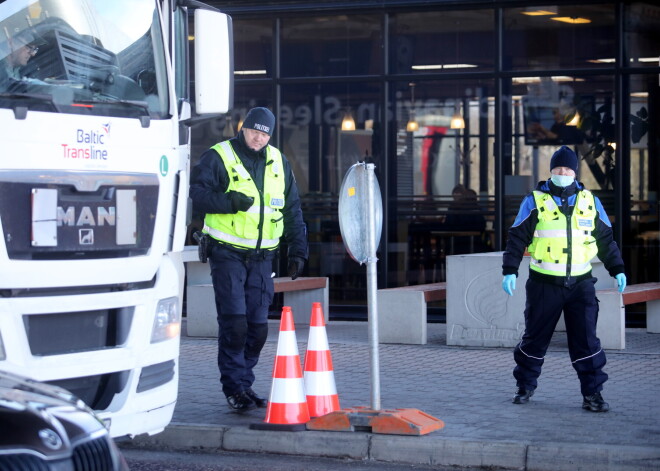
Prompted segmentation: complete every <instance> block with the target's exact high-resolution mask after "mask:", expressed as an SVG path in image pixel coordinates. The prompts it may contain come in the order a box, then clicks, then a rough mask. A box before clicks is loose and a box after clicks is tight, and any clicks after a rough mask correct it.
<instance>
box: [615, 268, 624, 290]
mask: <svg viewBox="0 0 660 471" xmlns="http://www.w3.org/2000/svg"><path fill="white" fill-rule="evenodd" d="M614 278H615V279H616V283H617V285H618V286H619V293H623V290H624V289H626V275H625V274H623V273H619V274H618V275H617V276H615V277H614Z"/></svg>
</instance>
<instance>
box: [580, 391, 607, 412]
mask: <svg viewBox="0 0 660 471" xmlns="http://www.w3.org/2000/svg"><path fill="white" fill-rule="evenodd" d="M582 397H583V398H584V401H582V408H583V409H586V410H588V411H590V412H607V411H608V410H610V405H609V404H608V403H607V402H605V401H604V400H603V396H602V395H601V394H600V393H599V392H597V393H596V394H592V395H591V396H582Z"/></svg>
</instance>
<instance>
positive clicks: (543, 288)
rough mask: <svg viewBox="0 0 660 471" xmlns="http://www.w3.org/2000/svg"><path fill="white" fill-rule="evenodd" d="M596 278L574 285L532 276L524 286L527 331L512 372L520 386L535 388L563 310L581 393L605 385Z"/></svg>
mask: <svg viewBox="0 0 660 471" xmlns="http://www.w3.org/2000/svg"><path fill="white" fill-rule="evenodd" d="M595 283H596V278H589V279H586V280H583V281H581V282H579V283H577V284H575V285H573V286H571V287H564V286H560V285H557V284H551V283H543V282H540V281H536V280H533V279H531V278H530V279H529V280H528V281H527V284H526V286H525V290H526V293H527V300H526V302H525V333H524V334H523V337H522V340H521V341H520V343H519V344H518V346H517V347H516V348H515V350H514V353H513V358H514V360H515V361H516V367H515V369H514V370H513V376H514V377H515V378H516V382H517V386H518V387H521V388H524V389H527V390H534V389H536V387H537V379H538V377H539V376H540V375H541V367H542V366H543V360H544V357H545V353H546V351H547V349H548V346H549V345H550V340H551V339H552V334H553V332H554V330H555V327H556V326H557V322H558V321H559V317H560V315H561V312H562V310H563V311H564V321H565V322H566V336H567V338H568V352H569V355H570V358H571V362H572V365H573V368H574V369H575V371H576V372H577V375H578V378H579V380H580V389H581V392H582V395H584V396H590V395H592V394H595V393H596V392H599V391H601V390H602V389H603V383H604V382H605V381H607V374H606V373H605V372H604V371H603V370H602V368H603V366H605V363H606V361H607V360H606V358H605V352H604V351H603V350H602V349H601V346H600V340H599V339H598V337H597V336H596V321H597V320H598V300H597V299H596V288H595Z"/></svg>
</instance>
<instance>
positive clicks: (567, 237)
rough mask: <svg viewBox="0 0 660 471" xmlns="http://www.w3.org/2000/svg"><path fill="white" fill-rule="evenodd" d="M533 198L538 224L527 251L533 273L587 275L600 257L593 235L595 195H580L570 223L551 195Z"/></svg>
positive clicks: (584, 193) (540, 193)
mask: <svg viewBox="0 0 660 471" xmlns="http://www.w3.org/2000/svg"><path fill="white" fill-rule="evenodd" d="M533 195H534V201H535V202H536V209H537V210H538V220H539V221H538V224H537V225H536V229H535V230H534V238H533V239H532V243H531V245H530V246H529V247H528V251H529V253H530V255H531V260H530V264H529V267H530V269H531V270H534V271H536V272H538V273H544V274H546V275H554V276H578V275H583V274H585V273H588V272H589V271H590V270H591V260H592V259H593V258H594V256H595V255H596V254H597V253H598V248H597V247H596V239H595V238H594V237H593V236H592V235H591V233H592V231H593V230H594V229H595V227H596V216H597V212H596V204H595V201H594V195H593V194H592V193H591V192H590V191H588V190H581V191H579V192H578V194H577V196H576V200H575V208H574V210H573V215H572V216H571V217H570V219H569V218H567V217H566V215H564V214H563V213H562V212H561V211H560V210H559V207H558V206H557V203H556V202H555V200H554V199H553V198H552V195H551V194H549V193H545V192H542V191H534V192H533ZM569 221H570V227H569V226H568V223H569Z"/></svg>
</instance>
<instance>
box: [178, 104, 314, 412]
mask: <svg viewBox="0 0 660 471" xmlns="http://www.w3.org/2000/svg"><path fill="white" fill-rule="evenodd" d="M274 127H275V116H274V115H273V113H271V111H270V110H268V109H266V108H253V109H251V110H250V111H249V112H248V114H247V116H246V117H245V120H244V122H243V126H242V128H241V130H240V131H239V133H238V135H237V136H236V137H234V138H232V139H230V140H228V141H224V142H221V143H219V144H216V145H214V146H213V147H211V148H210V149H209V150H207V151H206V152H205V153H204V154H203V155H202V156H201V159H200V162H199V164H198V165H197V166H195V168H194V170H193V172H192V176H191V184H190V197H191V198H192V200H193V204H194V207H195V210H196V211H198V212H202V213H205V214H206V216H205V218H204V229H203V230H202V232H204V233H205V234H206V235H205V236H204V237H206V238H210V247H211V250H210V254H209V261H210V265H211V278H212V280H213V289H214V291H215V303H216V309H217V314H218V324H219V331H220V332H219V337H218V366H219V369H220V382H221V383H222V392H223V393H224V394H225V396H226V397H227V402H228V404H229V406H230V407H231V408H232V409H235V410H237V411H245V410H248V409H252V408H254V407H255V406H256V407H266V405H267V401H266V399H265V398H263V397H261V396H259V395H258V394H257V393H256V392H255V391H254V390H253V389H252V383H253V382H254V380H255V376H254V373H253V368H254V366H255V365H256V364H257V361H258V360H259V354H260V352H261V349H262V348H263V346H264V344H265V342H266V337H267V334H268V323H267V322H268V307H269V305H270V304H271V302H272V300H273V279H272V276H271V275H272V273H273V258H274V257H275V254H276V251H277V248H278V246H279V243H280V238H281V237H283V238H284V240H285V241H286V245H287V247H288V252H287V256H288V274H289V276H291V278H292V279H296V278H297V277H298V276H299V275H301V274H302V270H303V267H304V264H305V262H306V260H307V255H308V249H307V232H306V227H305V224H304V222H303V217H302V211H301V209H300V197H299V195H298V188H297V186H296V180H295V178H294V176H293V173H292V171H291V166H290V165H289V162H288V161H287V159H286V158H285V157H284V156H283V155H282V154H281V153H280V151H279V150H277V149H276V148H275V147H273V146H270V145H268V141H269V140H270V137H271V135H272V134H273V129H274Z"/></svg>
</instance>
